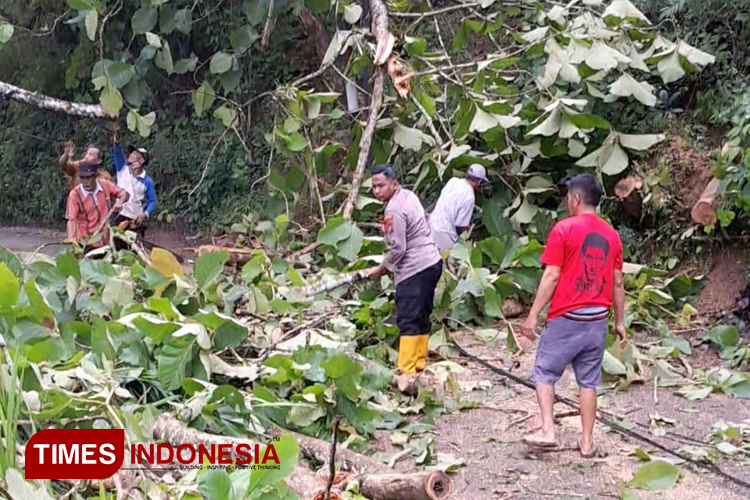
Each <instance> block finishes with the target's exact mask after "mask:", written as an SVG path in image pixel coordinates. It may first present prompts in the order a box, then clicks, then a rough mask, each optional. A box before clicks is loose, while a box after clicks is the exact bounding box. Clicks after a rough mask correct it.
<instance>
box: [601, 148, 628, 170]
mask: <svg viewBox="0 0 750 500" xmlns="http://www.w3.org/2000/svg"><path fill="white" fill-rule="evenodd" d="M629 163H630V160H629V159H628V154H627V153H626V152H625V150H624V149H622V148H621V147H620V144H619V143H618V142H615V143H614V146H613V148H612V153H611V154H610V156H609V158H607V160H606V161H605V162H604V164H603V165H602V173H603V174H606V175H617V174H619V173H620V172H622V171H623V170H625V169H626V168H628V164H629Z"/></svg>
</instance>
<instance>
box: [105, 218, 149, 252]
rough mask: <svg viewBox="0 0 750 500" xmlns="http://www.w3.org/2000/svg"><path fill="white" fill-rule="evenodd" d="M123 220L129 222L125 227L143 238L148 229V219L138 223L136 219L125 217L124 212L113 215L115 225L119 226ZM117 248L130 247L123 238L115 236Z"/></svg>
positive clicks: (124, 248)
mask: <svg viewBox="0 0 750 500" xmlns="http://www.w3.org/2000/svg"><path fill="white" fill-rule="evenodd" d="M123 222H127V225H124V227H123V229H126V230H128V231H134V232H135V233H136V234H137V235H138V237H139V238H143V237H144V235H145V234H146V229H148V222H146V221H143V222H141V223H136V222H135V220H133V219H131V218H130V217H125V216H124V215H122V214H116V215H114V216H113V217H112V225H113V226H119V225H120V224H122V223H123ZM115 248H116V249H117V250H126V249H128V248H130V247H129V246H128V245H127V243H125V242H124V241H122V240H121V239H119V238H115Z"/></svg>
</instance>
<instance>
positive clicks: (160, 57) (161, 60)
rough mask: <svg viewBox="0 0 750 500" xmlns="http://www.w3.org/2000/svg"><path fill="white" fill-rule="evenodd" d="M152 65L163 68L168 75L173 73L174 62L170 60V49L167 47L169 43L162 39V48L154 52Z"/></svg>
mask: <svg viewBox="0 0 750 500" xmlns="http://www.w3.org/2000/svg"><path fill="white" fill-rule="evenodd" d="M154 65H156V67H157V68H161V69H163V70H164V71H165V72H166V73H167V74H168V75H171V74H172V73H174V62H173V61H172V51H171V50H170V48H169V43H167V41H166V40H165V41H164V44H163V45H162V48H161V49H159V51H158V52H157V53H156V56H155V57H154Z"/></svg>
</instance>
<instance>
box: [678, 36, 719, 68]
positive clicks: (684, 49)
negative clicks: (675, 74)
mask: <svg viewBox="0 0 750 500" xmlns="http://www.w3.org/2000/svg"><path fill="white" fill-rule="evenodd" d="M677 51H678V52H679V53H680V55H681V56H682V57H684V58H685V59H687V60H688V62H690V64H693V65H695V66H706V65H708V64H713V63H714V62H716V58H715V57H714V56H712V55H711V54H707V53H705V52H703V51H701V50H698V49H696V48H695V47H692V46H690V45H688V44H687V43H686V42H685V41H684V40H680V41H679V42H677Z"/></svg>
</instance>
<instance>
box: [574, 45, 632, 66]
mask: <svg viewBox="0 0 750 500" xmlns="http://www.w3.org/2000/svg"><path fill="white" fill-rule="evenodd" d="M585 61H586V65H587V66H588V67H589V68H591V69H594V70H605V71H609V70H612V69H615V68H616V67H617V65H618V64H630V63H631V62H632V61H631V60H630V58H629V57H628V56H626V55H623V54H622V53H621V52H620V51H617V50H615V49H613V48H612V47H610V46H609V45H607V44H605V43H604V42H600V41H599V40H594V43H592V44H591V48H589V51H588V53H587V54H586V59H585Z"/></svg>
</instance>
